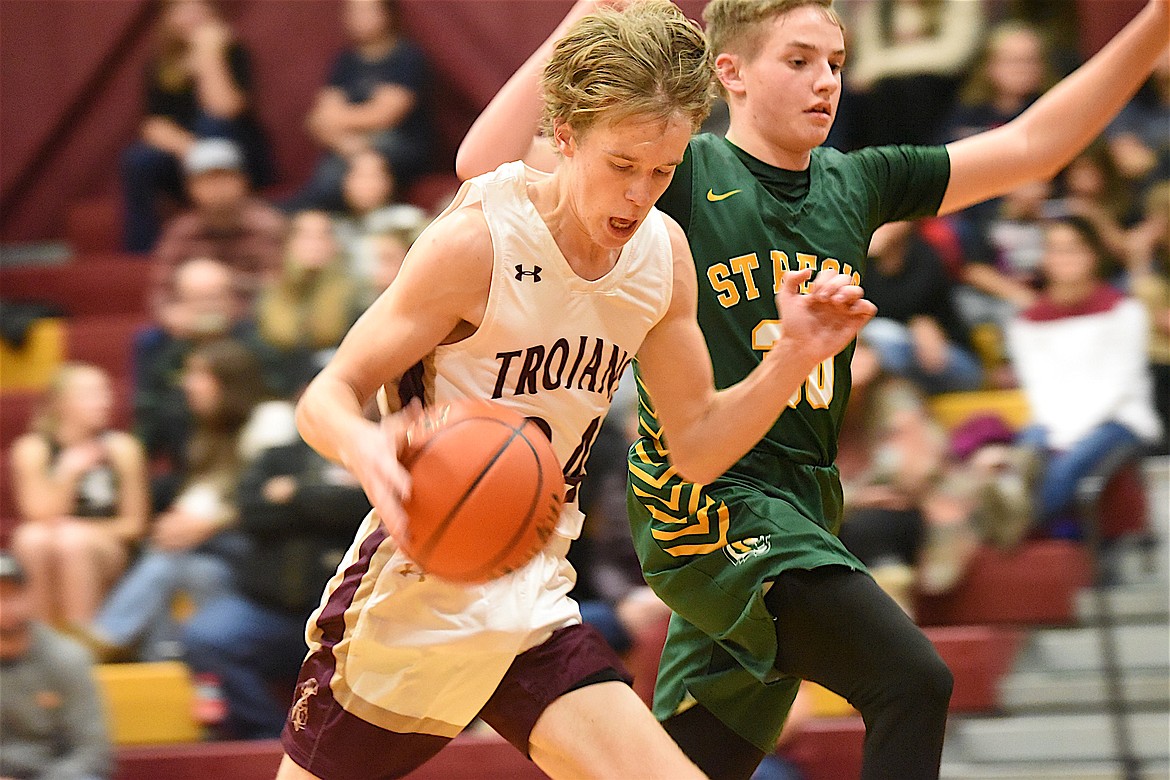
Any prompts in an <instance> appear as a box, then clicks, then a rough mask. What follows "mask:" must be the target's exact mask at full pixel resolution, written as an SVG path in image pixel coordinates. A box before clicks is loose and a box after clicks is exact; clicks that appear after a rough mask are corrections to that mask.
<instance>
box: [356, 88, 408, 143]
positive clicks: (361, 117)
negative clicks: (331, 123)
mask: <svg viewBox="0 0 1170 780" xmlns="http://www.w3.org/2000/svg"><path fill="white" fill-rule="evenodd" d="M417 101H418V96H417V95H415V93H414V91H413V90H410V89H407V88H406V87H404V86H402V85H401V84H382V85H381V86H379V87H377V88H375V89H374V94H373V95H371V96H370V99H369V100H367V101H366V102H364V103H346V104H344V105H343V106H342V108H341V112H340V117H339V118H340V125H341V129H342V130H344V131H348V132H352V133H371V132H375V131H378V130H388V129H392V128H394V127H397V126H398V124H399V123H400V122H401V121H402V120H403V119H404V118H406V115H407V114H408V113H410V111H411V109H413V108H414V104H415V103H416V102H417Z"/></svg>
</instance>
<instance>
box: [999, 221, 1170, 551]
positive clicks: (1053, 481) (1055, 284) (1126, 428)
mask: <svg viewBox="0 0 1170 780" xmlns="http://www.w3.org/2000/svg"><path fill="white" fill-rule="evenodd" d="M1105 259H1106V251H1105V249H1104V245H1103V243H1102V241H1101V238H1100V236H1099V235H1098V234H1097V232H1096V230H1095V229H1094V228H1093V225H1092V223H1090V222H1089V221H1088V220H1086V219H1084V218H1083V217H1076V216H1070V217H1064V218H1061V219H1056V220H1053V221H1051V222H1050V223H1049V225H1048V227H1047V230H1046V233H1045V251H1044V258H1043V266H1042V270H1043V276H1044V287H1043V291H1042V293H1041V295H1040V297H1039V299H1038V300H1037V301H1036V303H1035V304H1034V305H1032V306H1030V307H1029V308H1027V309H1026V310H1024V311H1023V312H1022V313H1021V314H1020V315H1019V316H1018V317H1017V318H1016V319H1015V320H1013V321H1012V323H1011V325H1010V326H1009V328H1008V333H1007V335H1008V346H1009V349H1010V354H1011V358H1012V364H1013V366H1014V368H1015V370H1016V373H1017V375H1018V376H1019V379H1020V386H1021V387H1022V388H1023V390H1024V392H1025V394H1026V395H1027V397H1028V403H1029V406H1030V407H1031V409H1032V415H1033V418H1032V419H1033V424H1032V425H1031V426H1030V427H1028V428H1026V429H1025V430H1024V431H1022V432H1021V433H1020V436H1019V438H1018V443H1019V444H1020V445H1022V446H1023V447H1026V448H1028V450H1029V451H1030V452H1031V453H1033V454H1034V456H1035V457H1034V460H1038V461H1039V462H1040V463H1041V464H1042V468H1040V469H1038V470H1037V471H1038V474H1039V485H1038V504H1039V505H1038V507H1037V515H1038V519H1039V520H1040V523H1041V524H1042V525H1043V526H1044V528H1045V530H1047V531H1048V532H1049V533H1051V534H1054V535H1058V536H1076V535H1078V528H1077V525H1076V523H1075V518H1073V517H1071V515H1072V512H1073V510H1074V508H1075V507H1074V502H1075V498H1076V489H1077V484H1078V482H1079V481H1080V480H1081V479H1082V478H1084V477H1085V476H1087V475H1088V474H1090V473H1092V470H1093V469H1094V467H1096V466H1097V464H1098V463H1100V462H1101V460H1102V459H1103V458H1105V457H1106V456H1108V455H1109V454H1110V453H1111V452H1113V451H1115V450H1116V449H1118V448H1120V447H1125V446H1129V445H1132V444H1134V443H1138V442H1153V441H1155V440H1156V439H1157V438H1158V436H1159V434H1160V432H1161V430H1160V428H1161V426H1160V424H1159V422H1158V416H1157V412H1156V411H1155V410H1154V405H1153V398H1152V392H1151V379H1150V373H1149V367H1148V363H1147V354H1148V352H1147V346H1146V344H1147V340H1148V337H1149V323H1148V321H1147V316H1146V312H1145V310H1144V309H1143V307H1142V305H1141V303H1139V302H1138V301H1136V300H1134V299H1133V298H1129V297H1127V296H1125V295H1123V294H1122V293H1120V292H1118V291H1117V290H1116V289H1114V288H1113V287H1110V286H1109V285H1108V284H1106V283H1105V282H1103V281H1102V279H1101V275H1100V269H1101V267H1102V265H1103V264H1104V262H1105Z"/></svg>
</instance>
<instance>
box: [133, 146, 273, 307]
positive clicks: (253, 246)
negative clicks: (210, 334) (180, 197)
mask: <svg viewBox="0 0 1170 780" xmlns="http://www.w3.org/2000/svg"><path fill="white" fill-rule="evenodd" d="M243 165H244V158H243V155H242V154H241V153H240V148H239V147H238V146H237V145H236V144H235V143H233V142H231V141H228V140H226V139H223V138H208V139H204V140H200V141H197V142H196V143H195V144H193V145H192V146H191V148H190V150H188V152H187V154H186V156H185V157H184V158H183V170H184V173H185V174H186V186H187V192H188V194H189V195H190V198H191V206H192V207H191V208H190V209H189V210H188V211H185V212H183V213H182V214H179V215H178V216H176V217H174V218H173V219H172V220H171V221H170V222H168V223H167V225H166V227H165V228H164V230H163V234H162V237H161V238H160V239H159V242H158V245H157V246H156V247H155V250H154V285H153V290H152V293H151V303H152V305H153V306H154V307H155V309H156V311H157V309H158V308H160V307H161V306H162V305H163V304H164V303H165V302H166V300H167V298H168V295H169V292H170V290H169V289H168V283H169V281H170V279H171V277H172V274H173V273H174V270H175V268H177V267H178V266H179V265H180V264H181V263H183V262H184V261H186V260H190V259H191V258H193V257H213V258H215V259H216V260H219V261H220V262H222V263H225V264H226V265H227V266H228V267H230V268H231V269H232V272H233V274H234V281H235V285H236V289H237V293H238V294H239V296H240V298H241V300H242V302H243V303H244V305H245V306H251V304H252V303H253V301H254V299H255V296H256V293H257V292H258V290H259V289H260V287H261V286H262V285H263V284H264V283H265V282H266V281H268V280H270V279H272V278H274V277H275V276H276V274H277V273H278V272H279V270H280V253H281V246H282V244H283V242H284V232H285V219H284V215H283V214H281V213H280V212H279V211H277V210H276V209H274V208H273V207H272V206H270V205H269V204H268V203H265V202H264V201H263V200H261V199H260V198H258V197H255V196H253V195H252V194H251V191H250V189H249V186H248V178H247V176H245V175H244V168H243Z"/></svg>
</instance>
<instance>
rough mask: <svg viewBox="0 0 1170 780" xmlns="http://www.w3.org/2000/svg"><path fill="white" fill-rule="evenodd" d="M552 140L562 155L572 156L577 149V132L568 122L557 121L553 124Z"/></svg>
mask: <svg viewBox="0 0 1170 780" xmlns="http://www.w3.org/2000/svg"><path fill="white" fill-rule="evenodd" d="M553 141H554V142H555V143H556V147H557V151H558V152H559V153H560V154H561V156H562V157H572V156H573V155H574V154H575V153H576V151H577V134H576V132H574V130H573V127H572V125H570V124H569V123H568V122H557V123H556V124H555V125H554V126H553Z"/></svg>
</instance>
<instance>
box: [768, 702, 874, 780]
mask: <svg viewBox="0 0 1170 780" xmlns="http://www.w3.org/2000/svg"><path fill="white" fill-rule="evenodd" d="M864 741H865V724H864V723H863V722H862V720H861V716H860V715H854V716H851V717H847V718H816V719H813V720H811V721H808V722H807V723H804V724H802V726H801V728H800V731H799V732H797V733H796V734H795V735H793V737H792V739H791V740H790V741H789V742H787V743H786V744H785V745H784V747H782V748H781V749H780V751H779V752H780V754H781V755H783V756H785V757H786V758H788V759H790V760H791V761H792V762H793V763H795V764H796V765H797V766H799V767H800V770H801V772H802V774H803V776H804V780H844V778H850V777H857V776H858V775H860V774H861V751H862V743H863V742H864Z"/></svg>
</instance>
